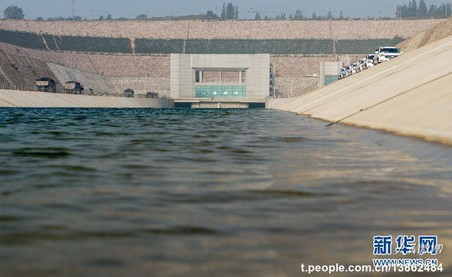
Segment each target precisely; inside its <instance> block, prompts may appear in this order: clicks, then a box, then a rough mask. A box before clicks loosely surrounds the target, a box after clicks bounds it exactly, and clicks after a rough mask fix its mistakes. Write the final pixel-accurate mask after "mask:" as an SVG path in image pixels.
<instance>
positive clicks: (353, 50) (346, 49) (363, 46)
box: [336, 37, 403, 54]
mask: <svg viewBox="0 0 452 277" xmlns="http://www.w3.org/2000/svg"><path fill="white" fill-rule="evenodd" d="M402 41H403V38H400V37H395V38H393V39H362V40H339V41H337V43H336V54H370V53H373V51H374V50H375V49H376V48H378V47H380V46H394V45H396V44H399V43H400V42H402Z"/></svg>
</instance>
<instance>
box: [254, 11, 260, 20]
mask: <svg viewBox="0 0 452 277" xmlns="http://www.w3.org/2000/svg"><path fill="white" fill-rule="evenodd" d="M254 20H261V13H260V12H256V16H255V17H254Z"/></svg>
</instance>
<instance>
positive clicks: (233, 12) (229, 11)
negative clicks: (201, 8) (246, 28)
mask: <svg viewBox="0 0 452 277" xmlns="http://www.w3.org/2000/svg"><path fill="white" fill-rule="evenodd" d="M238 18H239V7H238V6H235V7H234V5H233V4H232V2H230V3H228V4H227V5H226V3H223V9H222V10H221V19H222V20H228V19H238Z"/></svg>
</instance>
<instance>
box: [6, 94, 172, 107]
mask: <svg viewBox="0 0 452 277" xmlns="http://www.w3.org/2000/svg"><path fill="white" fill-rule="evenodd" d="M0 107H30V108H173V107H174V102H173V100H169V99H150V98H124V97H106V96H88V95H71V94H59V93H46V92H33V91H17V90H0Z"/></svg>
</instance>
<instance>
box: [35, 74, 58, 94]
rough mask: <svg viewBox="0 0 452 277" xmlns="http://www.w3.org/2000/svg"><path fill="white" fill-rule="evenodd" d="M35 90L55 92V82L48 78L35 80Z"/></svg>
mask: <svg viewBox="0 0 452 277" xmlns="http://www.w3.org/2000/svg"><path fill="white" fill-rule="evenodd" d="M36 88H37V89H38V90H39V91H45V92H56V82H55V81H54V80H53V79H52V78H49V77H42V78H39V79H37V80H36Z"/></svg>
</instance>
